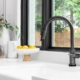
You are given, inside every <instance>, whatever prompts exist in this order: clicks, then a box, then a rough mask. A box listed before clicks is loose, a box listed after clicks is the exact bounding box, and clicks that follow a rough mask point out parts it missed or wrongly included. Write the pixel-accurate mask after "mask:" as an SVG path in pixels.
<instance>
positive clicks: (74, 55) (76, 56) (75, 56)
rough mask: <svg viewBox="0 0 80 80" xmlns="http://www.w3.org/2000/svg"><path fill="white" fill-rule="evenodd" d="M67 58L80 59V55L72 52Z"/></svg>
mask: <svg viewBox="0 0 80 80" xmlns="http://www.w3.org/2000/svg"><path fill="white" fill-rule="evenodd" d="M68 55H69V56H71V57H74V58H79V57H80V54H79V53H78V52H74V54H68Z"/></svg>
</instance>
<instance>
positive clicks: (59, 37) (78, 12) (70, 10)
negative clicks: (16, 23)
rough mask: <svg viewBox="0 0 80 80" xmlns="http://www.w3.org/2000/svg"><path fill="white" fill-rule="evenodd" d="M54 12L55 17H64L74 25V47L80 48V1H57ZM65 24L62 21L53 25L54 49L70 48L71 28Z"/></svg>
mask: <svg viewBox="0 0 80 80" xmlns="http://www.w3.org/2000/svg"><path fill="white" fill-rule="evenodd" d="M53 3H54V0H53ZM53 11H54V13H53V16H54V15H55V16H63V17H65V18H67V19H68V20H69V21H70V22H71V23H72V25H73V27H74V46H75V47H80V1H79V0H55V4H54V5H53ZM64 24H65V23H62V22H61V21H60V22H59V21H58V22H57V23H56V22H54V24H53V26H54V28H53V29H54V31H53V40H52V42H53V44H52V46H54V47H70V28H69V27H68V26H67V27H66V24H65V25H64ZM63 25H64V26H63Z"/></svg>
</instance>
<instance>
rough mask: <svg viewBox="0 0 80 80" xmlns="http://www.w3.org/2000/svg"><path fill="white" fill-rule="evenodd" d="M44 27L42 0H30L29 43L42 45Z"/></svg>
mask: <svg viewBox="0 0 80 80" xmlns="http://www.w3.org/2000/svg"><path fill="white" fill-rule="evenodd" d="M41 27H42V0H29V38H28V42H29V45H35V46H40V45H41V41H40V38H41V36H40V30H41Z"/></svg>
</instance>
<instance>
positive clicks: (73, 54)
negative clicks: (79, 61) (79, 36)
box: [41, 16, 80, 66]
mask: <svg viewBox="0 0 80 80" xmlns="http://www.w3.org/2000/svg"><path fill="white" fill-rule="evenodd" d="M55 20H63V21H65V22H66V23H67V24H68V25H69V27H70V38H71V42H70V45H71V47H70V54H69V56H70V63H69V66H76V62H75V59H76V58H79V57H80V54H79V53H76V52H75V49H74V29H73V26H72V24H71V23H70V22H69V21H68V20H67V19H66V18H64V17H61V16H54V17H52V18H50V19H49V20H48V21H47V22H46V23H45V24H44V25H43V29H42V31H41V41H42V42H43V44H42V47H43V50H45V37H46V33H47V29H48V27H49V24H50V23H51V22H52V21H55Z"/></svg>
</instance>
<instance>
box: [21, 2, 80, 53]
mask: <svg viewBox="0 0 80 80" xmlns="http://www.w3.org/2000/svg"><path fill="white" fill-rule="evenodd" d="M52 1H53V0H42V26H43V25H44V24H45V22H46V21H47V20H48V19H49V18H51V17H52V5H53V4H52V3H53V2H52ZM28 11H29V0H21V35H22V37H21V45H24V44H26V45H28V14H29V13H28ZM49 26H50V27H49V29H48V32H47V36H46V39H45V43H46V44H45V46H46V48H45V50H47V51H67V52H68V51H69V50H70V47H51V45H52V24H50V25H49ZM43 29H44V28H43V27H42V29H41V30H43ZM25 33H26V34H25ZM42 45H43V42H42ZM37 47H41V50H43V49H42V47H43V46H37ZM75 49H76V50H77V51H79V50H80V48H75Z"/></svg>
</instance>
